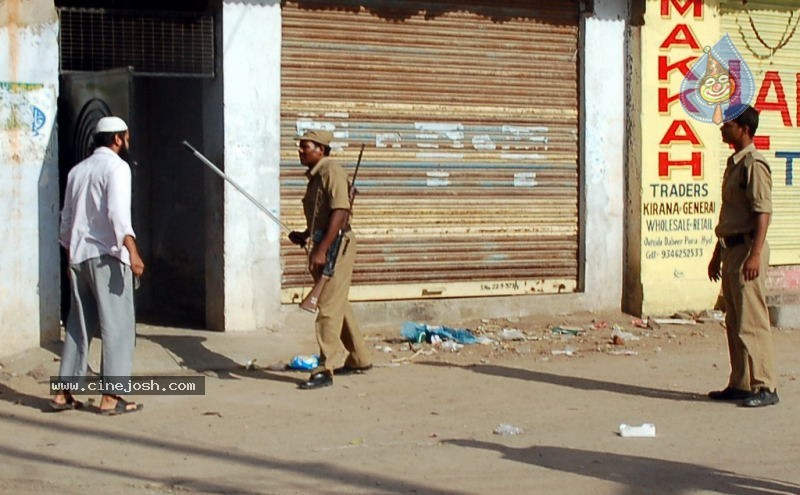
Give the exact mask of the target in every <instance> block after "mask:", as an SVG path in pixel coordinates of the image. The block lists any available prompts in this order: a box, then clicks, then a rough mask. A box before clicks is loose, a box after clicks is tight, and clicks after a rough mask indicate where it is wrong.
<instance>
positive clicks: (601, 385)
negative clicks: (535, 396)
mask: <svg viewBox="0 0 800 495" xmlns="http://www.w3.org/2000/svg"><path fill="white" fill-rule="evenodd" d="M417 364H421V365H425V366H434V367H448V368H450V367H455V368H461V369H463V370H466V371H472V372H474V373H481V374H484V375H490V376H498V377H502V378H514V379H517V380H524V381H529V382H540V383H549V384H551V385H558V386H560V387H568V388H574V389H578V390H604V391H606V392H613V393H617V394H626V395H633V396H636V397H650V398H653V399H667V400H680V401H698V400H706V398H705V396H702V395H698V394H695V393H691V392H682V391H675V390H664V389H659V388H651V387H643V386H640V385H629V384H626V383H615V382H607V381H603V380H595V379H593V378H584V377H580V376H569V375H556V374H554V373H545V372H543V371H533V370H526V369H522V368H511V367H508V366H497V365H492V364H470V365H460V364H453V363H440V362H434V361H420V362H418V363H417Z"/></svg>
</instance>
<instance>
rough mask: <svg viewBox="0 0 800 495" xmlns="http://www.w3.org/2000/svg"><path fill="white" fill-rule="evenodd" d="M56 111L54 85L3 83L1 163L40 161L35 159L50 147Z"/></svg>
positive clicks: (0, 96)
mask: <svg viewBox="0 0 800 495" xmlns="http://www.w3.org/2000/svg"><path fill="white" fill-rule="evenodd" d="M55 107H56V96H55V88H53V87H52V86H51V85H44V84H39V83H25V82H8V81H0V161H2V162H5V163H24V162H28V161H29V160H31V161H38V158H33V159H32V157H38V156H40V155H42V154H43V153H44V150H45V149H46V147H47V144H48V141H49V139H50V128H51V127H52V125H47V124H48V123H51V124H52V120H51V119H52V115H54V114H55ZM48 115H50V116H48ZM25 136H28V137H25Z"/></svg>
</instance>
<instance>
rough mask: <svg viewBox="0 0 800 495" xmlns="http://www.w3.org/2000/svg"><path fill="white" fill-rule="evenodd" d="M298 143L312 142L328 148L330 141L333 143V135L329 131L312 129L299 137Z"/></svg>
mask: <svg viewBox="0 0 800 495" xmlns="http://www.w3.org/2000/svg"><path fill="white" fill-rule="evenodd" d="M300 141H312V142H314V143H317V144H321V145H322V146H330V145H331V141H333V133H332V132H331V131H323V130H317V129H312V130H308V131H306V132H305V134H303V135H302V136H300Z"/></svg>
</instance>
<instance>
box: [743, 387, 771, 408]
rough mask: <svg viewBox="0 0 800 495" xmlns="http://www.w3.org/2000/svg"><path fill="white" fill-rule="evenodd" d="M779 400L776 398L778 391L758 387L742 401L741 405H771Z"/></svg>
mask: <svg viewBox="0 0 800 495" xmlns="http://www.w3.org/2000/svg"><path fill="white" fill-rule="evenodd" d="M778 402H780V399H779V398H778V391H777V390H776V391H774V392H770V391H769V390H767V389H765V388H761V389H758V390H757V391H756V392H754V393H753V394H751V395H750V396H749V397H747V398H746V399H745V400H743V401H742V407H763V406H771V405H774V404H777V403H778Z"/></svg>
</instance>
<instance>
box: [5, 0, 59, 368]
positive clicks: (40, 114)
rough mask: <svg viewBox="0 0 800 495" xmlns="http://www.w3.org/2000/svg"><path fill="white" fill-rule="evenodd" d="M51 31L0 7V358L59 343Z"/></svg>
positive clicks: (25, 13)
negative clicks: (55, 341) (42, 344)
mask: <svg viewBox="0 0 800 495" xmlns="http://www.w3.org/2000/svg"><path fill="white" fill-rule="evenodd" d="M57 39H58V24H57V18H56V11H55V7H54V5H53V2H52V1H43V0H28V1H22V0H0V47H1V48H0V235H2V239H3V242H2V243H0V355H8V354H12V353H15V352H18V351H21V350H24V349H27V348H30V347H33V346H37V345H39V344H40V343H41V342H44V341H50V340H55V339H57V338H58V337H59V321H58V315H59V304H60V301H59V297H60V296H59V294H60V292H59V291H60V288H59V272H58V270H59V268H58V263H59V251H58V249H59V248H58V244H57V237H58V234H57V232H58V210H59V203H58V153H57V146H56V143H57V139H56V128H55V121H56V102H57V96H58V94H57V92H58V44H57Z"/></svg>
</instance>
